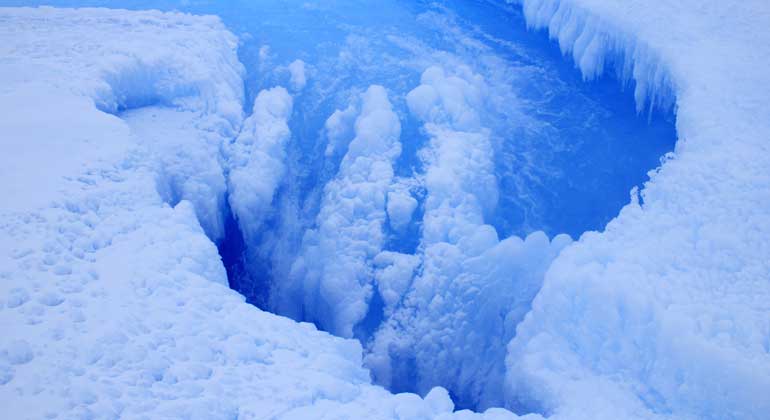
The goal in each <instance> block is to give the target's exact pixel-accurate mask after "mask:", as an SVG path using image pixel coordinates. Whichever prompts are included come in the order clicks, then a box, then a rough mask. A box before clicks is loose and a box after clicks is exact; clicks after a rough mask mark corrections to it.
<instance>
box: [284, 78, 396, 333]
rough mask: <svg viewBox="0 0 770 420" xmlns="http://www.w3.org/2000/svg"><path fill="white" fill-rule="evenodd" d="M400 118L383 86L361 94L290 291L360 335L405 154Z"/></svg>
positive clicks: (311, 315) (314, 312) (319, 317)
mask: <svg viewBox="0 0 770 420" xmlns="http://www.w3.org/2000/svg"><path fill="white" fill-rule="evenodd" d="M327 126H328V125H327ZM400 135H401V123H400V122H399V119H398V116H397V115H396V114H395V113H394V112H393V110H392V108H391V104H390V101H389V100H388V97H387V92H386V91H385V89H384V88H383V87H382V86H376V85H375V86H371V87H369V88H368V89H367V91H366V92H365V93H364V94H363V95H362V98H361V112H360V114H359V116H358V117H357V118H356V121H355V137H354V138H353V140H352V141H351V142H350V144H349V145H348V149H347V153H346V154H345V157H344V158H343V159H342V163H341V164H340V168H339V172H338V174H337V176H336V178H335V179H334V180H332V181H331V182H329V183H328V184H326V187H325V188H324V198H323V200H322V202H321V210H320V213H319V214H318V219H317V224H318V226H317V228H316V229H314V230H310V231H308V232H307V233H305V236H304V238H303V242H302V249H303V250H302V255H301V256H300V257H299V258H298V259H297V261H296V262H295V263H294V266H293V267H292V272H291V277H290V282H291V285H290V287H291V288H292V289H293V291H292V292H290V293H287V295H289V296H291V295H295V294H299V295H301V296H303V297H302V299H301V301H300V302H285V303H284V305H298V307H300V308H302V310H303V311H304V312H305V315H304V318H305V319H307V320H311V321H313V322H315V323H316V324H317V325H319V326H321V327H322V328H324V329H325V330H327V331H331V332H333V333H335V334H336V335H341V336H343V337H353V327H354V326H355V325H356V324H358V323H359V321H361V320H362V319H363V318H364V317H365V316H366V313H367V308H368V302H369V300H370V299H371V295H372V291H373V288H372V287H373V286H372V283H371V280H372V275H371V272H372V266H371V264H372V263H371V260H372V259H373V258H374V257H375V256H376V255H377V254H378V253H379V252H380V250H381V249H382V245H383V242H384V232H383V225H384V223H385V220H386V209H385V207H386V203H385V200H386V195H387V192H388V189H389V188H390V184H391V182H392V180H393V161H394V160H395V159H396V158H398V156H399V155H400V154H401V143H400V141H399V137H400Z"/></svg>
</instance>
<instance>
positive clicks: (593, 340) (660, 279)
mask: <svg viewBox="0 0 770 420" xmlns="http://www.w3.org/2000/svg"><path fill="white" fill-rule="evenodd" d="M524 10H525V14H526V16H527V19H528V22H530V24H531V25H533V26H535V27H547V28H548V31H549V33H550V34H551V36H552V37H554V38H557V39H558V40H559V43H560V45H561V47H562V48H563V49H564V50H565V52H569V51H571V52H572V55H573V57H574V58H575V61H576V62H577V63H578V65H579V66H580V68H581V69H582V70H583V71H584V72H585V74H586V76H589V77H590V76H591V75H592V74H594V73H595V72H596V71H598V69H600V68H601V65H602V62H603V61H608V60H609V59H610V58H613V59H615V60H616V62H620V63H624V64H623V65H624V68H625V69H626V71H627V74H628V75H629V76H631V77H633V78H634V79H636V80H637V86H641V87H642V88H641V90H639V89H637V94H638V95H637V96H638V97H640V98H641V97H645V96H646V97H647V98H649V97H650V93H651V92H654V93H656V94H658V95H660V94H663V93H665V92H666V90H663V91H660V90H659V89H658V84H659V83H660V82H661V81H664V80H668V81H669V83H670V85H671V88H672V89H673V93H675V94H676V106H677V131H678V136H679V142H678V143H677V148H676V151H675V153H674V154H673V155H671V156H670V158H669V159H668V160H667V161H666V162H665V163H664V164H663V166H662V168H661V169H660V170H659V171H657V172H656V173H655V174H654V175H653V177H652V180H651V181H650V182H648V183H647V184H646V185H645V188H644V189H643V190H642V191H641V196H640V197H639V198H638V199H635V200H634V201H633V202H632V203H631V204H629V205H628V206H626V207H625V208H624V209H623V210H622V211H621V213H620V215H619V216H618V217H617V218H616V219H615V220H613V221H612V222H611V223H610V224H609V225H608V226H607V229H606V230H605V231H604V232H603V233H600V234H599V233H591V234H586V235H584V236H583V237H582V238H581V240H580V241H579V242H578V243H577V244H576V245H575V246H572V247H570V248H569V249H567V250H565V252H564V253H562V254H561V256H560V257H559V258H557V259H556V260H555V262H554V264H553V265H552V267H551V269H550V270H549V272H548V274H547V275H546V279H545V283H544V286H543V289H542V290H541V291H540V293H539V294H538V296H537V298H536V299H535V301H534V303H533V308H532V311H531V312H530V313H529V314H528V315H527V317H526V319H525V321H524V322H523V323H522V324H521V325H520V326H519V327H518V329H517V336H516V338H515V339H514V340H513V341H512V342H511V344H510V346H509V354H508V361H507V365H508V373H507V375H508V380H509V385H510V387H509V390H508V392H509V395H510V396H511V397H512V398H513V400H512V401H514V405H520V407H522V408H524V409H525V411H526V410H531V409H536V410H539V411H541V412H545V413H549V414H553V415H555V416H556V417H570V416H581V417H588V416H590V417H592V418H656V417H657V418H670V417H673V418H713V419H723V418H751V419H760V418H765V417H767V416H768V413H770V405H768V404H769V402H768V399H767V398H766V395H767V392H768V390H770V352H769V351H768V349H770V347H768V343H769V342H770V341H769V337H770V317H769V316H768V314H769V313H770V304H769V303H768V302H770V301H769V300H768V296H769V295H770V282H769V281H768V279H769V278H770V276H769V275H768V274H770V265H768V261H769V260H768V258H767V255H769V253H770V241H768V240H767V238H768V233H770V232H768V229H769V228H770V224H768V220H769V219H768V218H769V217H770V216H769V215H770V213H769V209H770V172H768V169H767V168H768V167H769V165H770V154H768V153H767V152H768V148H767V139H768V138H770V118H768V117H770V101H768V98H770V87H768V86H770V85H768V83H767V72H766V71H764V70H761V69H762V68H764V67H766V66H767V63H768V61H767V60H768V57H770V54H769V52H770V51H768V45H770V44H768V41H769V40H770V31H768V30H767V28H768V24H769V23H770V7H769V6H768V3H767V2H764V1H746V2H712V3H708V4H704V3H702V2H698V1H679V2H660V3H659V4H656V6H655V7H650V5H649V4H648V3H647V2H642V1H628V2H623V3H622V4H621V3H619V2H618V3H615V2H608V1H600V0H568V1H537V0H536V1H529V0H525V1H524ZM707 28H708V29H707ZM645 91H646V93H645Z"/></svg>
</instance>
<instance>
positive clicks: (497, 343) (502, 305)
mask: <svg viewBox="0 0 770 420" xmlns="http://www.w3.org/2000/svg"><path fill="white" fill-rule="evenodd" d="M486 90H487V87H486V84H485V83H484V80H483V79H482V78H481V77H480V76H478V75H476V74H473V73H472V72H471V71H470V70H469V69H467V68H460V69H459V70H458V71H457V74H447V72H446V71H445V70H444V69H442V68H440V67H431V68H428V69H427V70H425V72H424V73H423V75H422V78H421V84H420V86H418V87H417V88H415V89H414V90H412V91H411V92H410V93H409V94H408V95H407V102H408V104H409V109H410V110H411V112H412V113H414V114H415V115H416V116H418V118H420V119H421V120H422V121H424V122H425V127H424V128H425V131H426V132H427V134H428V135H429V136H430V141H429V145H428V146H427V147H426V148H425V149H424V150H423V151H422V153H421V154H422V158H423V160H424V162H425V167H426V173H425V175H424V178H425V181H424V184H425V185H424V187H425V189H426V191H427V197H426V199H425V204H424V206H425V214H424V217H423V226H422V238H421V244H420V251H421V255H420V257H421V260H422V261H421V263H422V270H421V273H419V275H417V276H416V277H415V278H414V280H413V281H412V282H411V284H408V286H409V288H408V289H407V288H406V287H404V286H403V285H402V284H403V281H398V280H399V279H400V278H404V277H400V276H398V274H400V273H399V272H401V271H403V272H406V274H411V273H412V270H414V268H411V267H413V266H414V263H412V264H411V265H410V264H409V261H405V262H404V263H401V264H399V263H398V260H396V263H394V264H393V265H392V266H391V267H390V271H389V272H388V271H386V272H385V273H383V274H386V275H388V277H387V278H388V279H390V278H391V276H392V278H393V280H396V281H391V283H390V284H393V285H394V286H396V287H393V288H391V289H389V290H388V292H390V293H384V292H383V293H382V294H383V298H384V299H385V303H386V304H391V305H392V303H391V302H392V301H394V300H397V299H398V300H400V299H401V298H402V296H403V304H402V305H401V306H399V307H397V308H396V309H395V311H394V312H393V314H392V316H391V317H390V318H388V319H387V320H386V322H385V325H384V326H383V327H382V329H380V330H379V331H378V332H377V335H376V338H375V341H374V343H373V344H372V346H371V354H369V355H368V356H367V359H366V361H367V365H368V366H370V368H371V369H372V371H373V374H374V376H375V378H376V380H377V381H378V382H380V383H383V384H386V385H388V386H392V387H394V388H396V389H402V388H404V387H409V386H410V385H413V386H416V389H417V390H418V391H419V392H421V393H424V392H427V391H428V390H429V389H430V387H431V386H432V385H433V384H442V385H444V386H446V387H447V388H448V389H449V390H450V391H452V393H453V395H455V396H456V398H457V399H458V401H459V402H460V403H461V404H463V405H473V406H477V405H478V406H480V407H481V408H486V407H489V406H492V405H495V404H502V402H503V400H504V399H503V395H502V389H503V386H502V385H503V374H504V371H505V368H504V364H503V361H504V359H505V348H506V347H505V345H506V343H507V342H508V340H510V339H511V338H512V337H513V335H514V329H515V327H516V324H517V323H518V322H519V321H520V320H521V319H522V318H523V317H524V314H525V313H526V312H527V310H528V309H529V302H530V301H531V300H532V299H533V298H534V296H535V294H536V293H537V291H538V290H539V288H540V284H541V282H542V278H543V273H544V272H545V270H546V268H547V267H548V265H549V264H550V262H551V260H553V258H554V257H555V256H556V255H557V254H558V252H559V251H560V250H561V249H562V248H563V247H564V246H565V245H566V244H568V243H569V242H570V240H569V238H568V237H566V236H559V237H557V238H554V240H553V242H551V241H549V240H548V238H547V237H546V236H545V234H543V233H542V232H539V233H534V234H532V235H530V236H529V237H528V238H526V240H521V239H519V238H517V237H511V238H508V239H506V240H504V241H499V240H498V236H497V232H496V231H495V229H494V227H492V226H490V225H488V224H485V223H484V218H485V214H488V213H489V211H490V210H491V209H492V208H494V206H495V204H496V200H497V185H496V179H495V175H494V167H493V166H494V165H493V160H492V159H493V156H492V146H491V143H490V139H489V132H488V130H487V129H485V128H484V127H483V126H481V122H480V121H481V118H480V117H479V115H478V113H477V112H478V110H479V109H482V106H483V102H484V100H485V91H486ZM413 258H414V257H413ZM402 267H403V268H402ZM391 272H392V273H391ZM402 276H403V275H402ZM399 291H400V292H401V294H400V295H399V294H398V292H399ZM412 365H413V367H410V366H412ZM415 377H416V378H415ZM414 382H416V384H413V383H414ZM407 389H408V388H407Z"/></svg>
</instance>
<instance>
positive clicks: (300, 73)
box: [289, 60, 307, 91]
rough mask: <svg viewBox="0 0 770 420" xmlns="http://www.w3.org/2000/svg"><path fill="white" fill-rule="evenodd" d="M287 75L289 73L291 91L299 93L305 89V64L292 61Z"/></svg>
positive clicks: (299, 61) (300, 61)
mask: <svg viewBox="0 0 770 420" xmlns="http://www.w3.org/2000/svg"><path fill="white" fill-rule="evenodd" d="M289 73H291V79H290V80H289V82H290V83H291V87H292V89H294V90H295V91H300V90H302V89H304V88H305V85H306V84H307V77H306V76H305V62H304V61H302V60H294V61H292V62H291V64H289Z"/></svg>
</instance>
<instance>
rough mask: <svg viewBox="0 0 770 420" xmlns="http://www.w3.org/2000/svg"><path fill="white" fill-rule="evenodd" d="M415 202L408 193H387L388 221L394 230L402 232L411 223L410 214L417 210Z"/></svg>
mask: <svg viewBox="0 0 770 420" xmlns="http://www.w3.org/2000/svg"><path fill="white" fill-rule="evenodd" d="M417 204H418V203H417V200H415V199H414V198H413V197H412V196H411V195H409V194H408V193H404V192H402V191H398V192H396V191H391V192H389V193H388V208H387V210H388V221H389V223H390V226H391V227H392V228H393V229H395V230H402V229H403V228H404V227H406V225H407V224H409V222H410V221H412V214H413V213H414V210H415V209H416V208H417Z"/></svg>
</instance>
